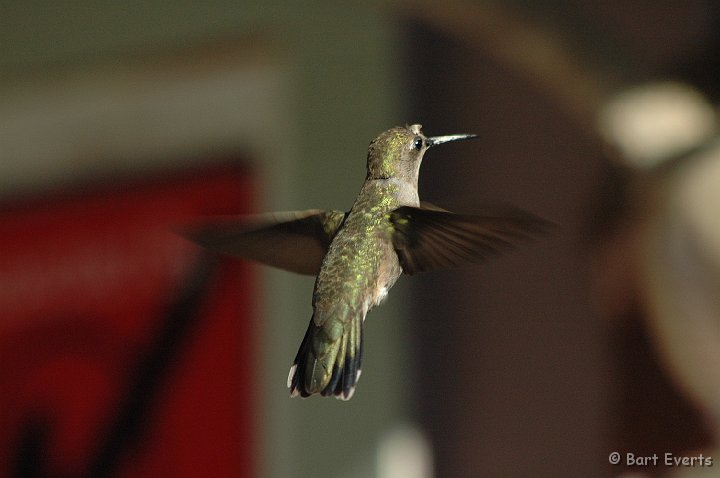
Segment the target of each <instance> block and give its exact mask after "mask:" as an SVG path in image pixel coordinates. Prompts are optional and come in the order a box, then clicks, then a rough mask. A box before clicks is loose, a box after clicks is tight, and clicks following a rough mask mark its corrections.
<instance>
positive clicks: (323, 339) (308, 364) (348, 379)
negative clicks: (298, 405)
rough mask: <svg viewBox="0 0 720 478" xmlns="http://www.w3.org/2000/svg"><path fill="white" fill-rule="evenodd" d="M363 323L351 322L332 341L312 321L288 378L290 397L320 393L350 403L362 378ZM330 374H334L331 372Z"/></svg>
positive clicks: (358, 321) (360, 321) (323, 330)
mask: <svg viewBox="0 0 720 478" xmlns="http://www.w3.org/2000/svg"><path fill="white" fill-rule="evenodd" d="M361 359H362V320H351V321H350V322H349V323H347V324H346V326H345V327H344V329H343V332H342V335H341V336H340V337H338V338H337V339H336V340H334V341H333V340H330V338H329V337H328V335H327V333H326V331H325V328H324V327H318V326H317V325H315V321H314V320H311V321H310V325H309V326H308V329H307V332H305V337H304V338H303V341H302V343H301V344H300V349H299V350H298V353H297V355H296V356H295V361H294V363H293V366H292V367H291V368H290V375H289V376H288V388H290V394H291V396H293V397H295V396H298V395H300V396H301V397H309V396H310V395H313V394H316V393H319V394H320V395H323V396H330V395H332V396H335V397H336V398H339V399H341V400H349V399H350V398H351V397H352V395H353V393H354V392H355V385H356V384H357V380H358V378H360V365H361ZM330 371H331V372H330Z"/></svg>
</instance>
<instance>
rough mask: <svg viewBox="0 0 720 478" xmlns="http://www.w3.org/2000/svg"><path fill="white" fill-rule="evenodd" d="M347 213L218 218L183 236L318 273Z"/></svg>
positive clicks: (222, 249) (284, 266) (237, 253)
mask: <svg viewBox="0 0 720 478" xmlns="http://www.w3.org/2000/svg"><path fill="white" fill-rule="evenodd" d="M345 216H346V214H345V213H344V212H342V211H323V210H320V209H310V210H307V211H294V212H284V213H275V214H263V215H259V216H249V217H244V218H240V219H238V218H228V219H218V220H215V221H213V222H211V223H209V224H204V225H203V226H202V227H199V228H197V229H195V230H193V231H190V232H189V233H186V234H185V236H186V237H188V238H189V239H191V240H192V241H194V242H196V243H197V244H199V245H201V246H203V247H206V248H207V249H210V250H212V251H216V252H222V253H224V254H229V255H231V256H235V257H240V258H243V259H250V260H253V261H258V262H262V263H263V264H266V265H269V266H273V267H278V268H280V269H285V270H288V271H291V272H297V273H298V274H307V275H317V274H318V272H320V265H321V264H322V260H323V258H324V257H325V254H326V253H327V250H328V247H329V246H330V242H331V241H332V239H333V237H335V234H336V233H337V231H338V230H339V229H340V226H341V225H342V223H343V221H344V220H345Z"/></svg>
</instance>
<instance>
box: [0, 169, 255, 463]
mask: <svg viewBox="0 0 720 478" xmlns="http://www.w3.org/2000/svg"><path fill="white" fill-rule="evenodd" d="M252 198H253V184H252V181H251V179H250V176H249V174H248V173H247V171H244V170H242V169H239V168H227V169H225V168H223V169H221V170H220V169H216V170H214V171H212V172H205V173H197V172H196V173H194V174H184V175H183V174H180V175H177V176H176V177H173V178H164V179H162V180H159V181H143V182H142V183H138V182H132V181H129V182H120V183H113V184H104V185H92V186H91V187H89V188H87V189H86V190H84V191H73V192H72V193H70V194H63V195H60V194H59V195H53V196H51V197H46V198H43V199H36V200H32V201H27V202H24V203H23V202H21V201H15V202H14V203H13V204H11V205H6V206H5V207H3V208H2V210H1V211H0V476H9V477H12V476H37V477H43V476H54V477H57V476H68V477H69V476H72V477H76V476H88V477H90V476H93V477H95V476H123V477H144V476H147V477H151V476H152V477H157V476H173V477H183V476H187V477H195V476H207V477H222V476H233V477H238V476H252V475H253V471H254V464H253V456H254V454H255V452H256V451H257V450H256V449H255V445H254V437H255V436H256V430H255V428H254V423H253V417H254V416H255V415H256V413H255V411H256V408H257V405H258V404H257V403H256V400H255V399H254V396H255V394H254V390H255V386H254V384H255V377H254V374H253V369H254V365H255V364H254V356H255V354H254V350H253V347H254V334H255V332H256V331H255V319H254V313H253V302H252V298H253V297H254V293H253V292H254V287H255V282H254V280H253V278H252V277H251V274H250V271H249V268H248V267H247V266H246V265H244V264H242V263H240V262H235V261H230V260H226V259H217V258H213V257H210V256H208V255H206V254H205V253H203V252H202V251H200V250H198V249H197V248H196V247H195V246H193V245H192V244H190V243H189V242H188V241H186V240H184V239H183V238H181V237H180V236H179V235H178V234H177V233H176V231H178V230H179V229H180V228H181V227H182V226H183V224H187V223H188V222H192V221H193V220H197V218H198V217H200V216H203V215H216V214H240V213H248V212H250V209H251V204H252Z"/></svg>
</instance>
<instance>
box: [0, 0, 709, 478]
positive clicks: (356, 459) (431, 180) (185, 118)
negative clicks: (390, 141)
mask: <svg viewBox="0 0 720 478" xmlns="http://www.w3.org/2000/svg"><path fill="white" fill-rule="evenodd" d="M719 31H720V9H719V8H718V6H717V4H716V3H715V2H712V1H710V0H705V1H702V0H691V1H688V2H671V1H660V2H658V1H653V2H651V1H645V0H643V1H639V2H630V3H629V2H620V1H615V0H610V1H605V2H586V1H579V0H566V1H559V2H543V1H540V2H521V1H509V2H492V1H487V2H482V1H474V2H473V1H456V0H453V1H447V2H443V3H442V5H440V4H438V3H436V2H426V1H423V0H415V1H413V0H406V1H393V2H373V1H368V2H359V3H356V4H354V5H352V6H351V5H342V4H336V3H334V2H328V1H320V2H315V3H313V4H312V5H305V6H303V7H298V6H295V5H294V4H292V3H291V2H283V1H281V0H273V1H266V2H228V1H223V0H218V1H205V2H202V3H201V4H200V3H192V2H175V3H173V4H172V5H169V4H165V3H160V2H153V1H146V2H142V3H130V4H121V3H113V2H108V1H93V2H91V1H85V0H82V1H78V2H74V3H72V4H67V5H62V4H58V3H54V2H47V1H34V2H4V3H3V4H2V6H0V44H2V45H3V48H2V49H1V50H0V231H2V234H0V312H1V314H0V391H1V393H0V476H9V477H45V476H62V477H65V476H67V477H70V476H72V477H75V476H88V477H90V476H93V477H94V476H126V477H140V476H218V477H221V476H247V477H310V476H312V477H330V476H333V477H337V476H341V477H350V478H355V477H378V478H397V477H419V478H430V477H441V478H442V477H476V476H490V477H495V476H502V477H525V476H537V477H555V476H588V477H593V476H597V477H609V476H620V475H623V474H626V473H634V474H636V475H633V476H637V474H640V475H641V476H716V474H717V473H718V471H717V470H718V465H719V463H717V462H718V460H720V453H718V452H717V450H718V449H717V433H718V429H720V405H719V404H720V352H718V351H720V301H718V297H720V294H718V292H719V288H720V215H719V214H718V213H717V210H718V209H717V207H716V206H720V187H718V184H720V147H719V145H718V143H717V129H716V118H715V114H716V113H715V111H716V107H715V105H716V102H717V101H718V99H720V88H719V85H718V81H717V78H718V65H719V64H720V36H718V32H719ZM405 123H408V124H412V123H422V124H423V127H424V131H425V133H426V134H428V135H442V134H451V133H476V134H478V135H479V136H480V140H479V141H475V142H468V143H457V144H453V145H448V146H446V147H444V148H443V149H442V150H440V149H439V150H437V151H435V150H433V151H431V152H430V153H429V154H428V155H427V157H426V158H425V162H424V165H423V167H422V172H421V178H420V194H421V197H422V198H423V199H424V200H427V201H430V202H433V203H435V204H438V205H441V206H442V207H445V208H447V209H450V210H453V211H458V212H467V213H473V212H477V211H480V210H482V209H483V208H485V207H486V205H488V204H490V205H492V204H495V205H504V204H512V205H513V206H516V207H520V208H523V209H526V210H528V211H531V212H533V213H534V214H537V215H539V216H541V217H544V218H546V219H548V220H551V221H553V222H555V223H557V224H558V228H557V230H556V231H555V232H554V233H553V234H550V235H548V236H546V237H543V238H540V239H539V240H537V241H536V242H534V243H533V244H529V245H527V246H524V247H522V248H520V249H519V250H517V251H514V252H512V253H510V254H507V255H505V256H503V257H501V258H498V259H495V260H493V261H491V262H488V263H487V264H484V265H483V266H481V267H471V268H466V269H462V270H455V271H442V272H436V273H432V274H427V275H421V276H415V277H412V278H410V279H408V278H405V279H403V280H401V281H400V283H399V284H398V285H397V286H396V287H395V288H394V289H393V291H392V294H390V297H389V299H388V301H387V302H386V303H385V304H384V305H383V306H382V307H380V308H378V309H376V310H374V311H372V312H371V313H370V314H369V319H368V321H367V322H366V324H365V325H366V327H365V349H364V350H365V357H364V362H363V371H364V374H363V379H362V381H361V382H360V385H359V388H358V390H357V393H356V394H355V396H354V397H353V399H352V400H351V401H349V402H340V401H337V400H331V399H321V398H317V397H316V398H312V399H309V400H299V399H293V400H291V399H290V398H289V394H288V391H287V389H286V387H285V377H286V376H287V375H286V374H287V371H288V368H289V366H290V364H291V361H292V358H293V357H294V355H295V353H296V350H297V346H298V344H299V342H300V339H301V337H302V334H303V332H304V330H305V328H306V327H307V321H308V319H309V317H310V314H311V307H310V300H311V292H312V286H313V279H312V278H307V277H299V276H295V275H293V274H290V273H285V272H280V271H274V270H269V269H266V268H262V267H259V266H254V265H250V264H245V263H239V262H235V261H231V260H227V259H217V258H212V257H208V256H206V255H205V254H203V253H202V252H201V251H198V250H197V249H196V248H194V247H193V246H192V245H191V244H189V243H187V242H186V241H184V240H182V239H180V238H179V237H178V236H177V235H176V234H174V231H176V230H177V229H178V228H179V227H181V226H182V225H183V224H187V223H189V222H192V221H196V220H198V218H200V217H203V216H207V215H215V214H244V213H250V212H259V211H266V210H294V209H306V208H337V209H342V208H345V209H348V208H349V207H350V206H351V204H352V201H353V199H354V197H355V195H356V193H357V191H358V190H359V188H360V185H361V183H362V180H363V178H364V174H365V158H366V151H367V144H368V143H369V141H370V140H371V139H372V138H373V137H375V136H376V135H377V134H378V133H380V132H381V131H383V130H385V129H388V128H390V127H392V126H395V125H399V124H405ZM613 451H617V452H620V453H621V456H622V459H621V461H620V463H619V464H618V465H612V464H610V463H609V462H608V456H609V454H610V453H611V452H613ZM626 453H633V454H634V455H636V456H651V455H653V454H655V453H657V454H658V455H660V456H661V458H660V461H659V462H658V465H657V466H630V465H629V464H628V463H627V460H626V458H625V457H626ZM665 453H672V454H673V455H674V456H681V457H682V456H686V457H690V456H698V455H699V454H700V453H703V456H705V457H712V458H713V459H714V460H715V465H714V467H707V466H700V465H698V464H697V463H696V464H695V465H694V466H685V467H677V466H675V467H666V466H664V465H663V456H664V454H665ZM705 463H707V462H705ZM628 476H629V475H628Z"/></svg>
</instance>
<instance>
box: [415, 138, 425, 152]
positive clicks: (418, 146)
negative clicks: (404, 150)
mask: <svg viewBox="0 0 720 478" xmlns="http://www.w3.org/2000/svg"><path fill="white" fill-rule="evenodd" d="M413 147H414V148H415V149H417V150H420V149H422V147H423V140H422V138H421V137H420V136H416V137H415V141H413Z"/></svg>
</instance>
